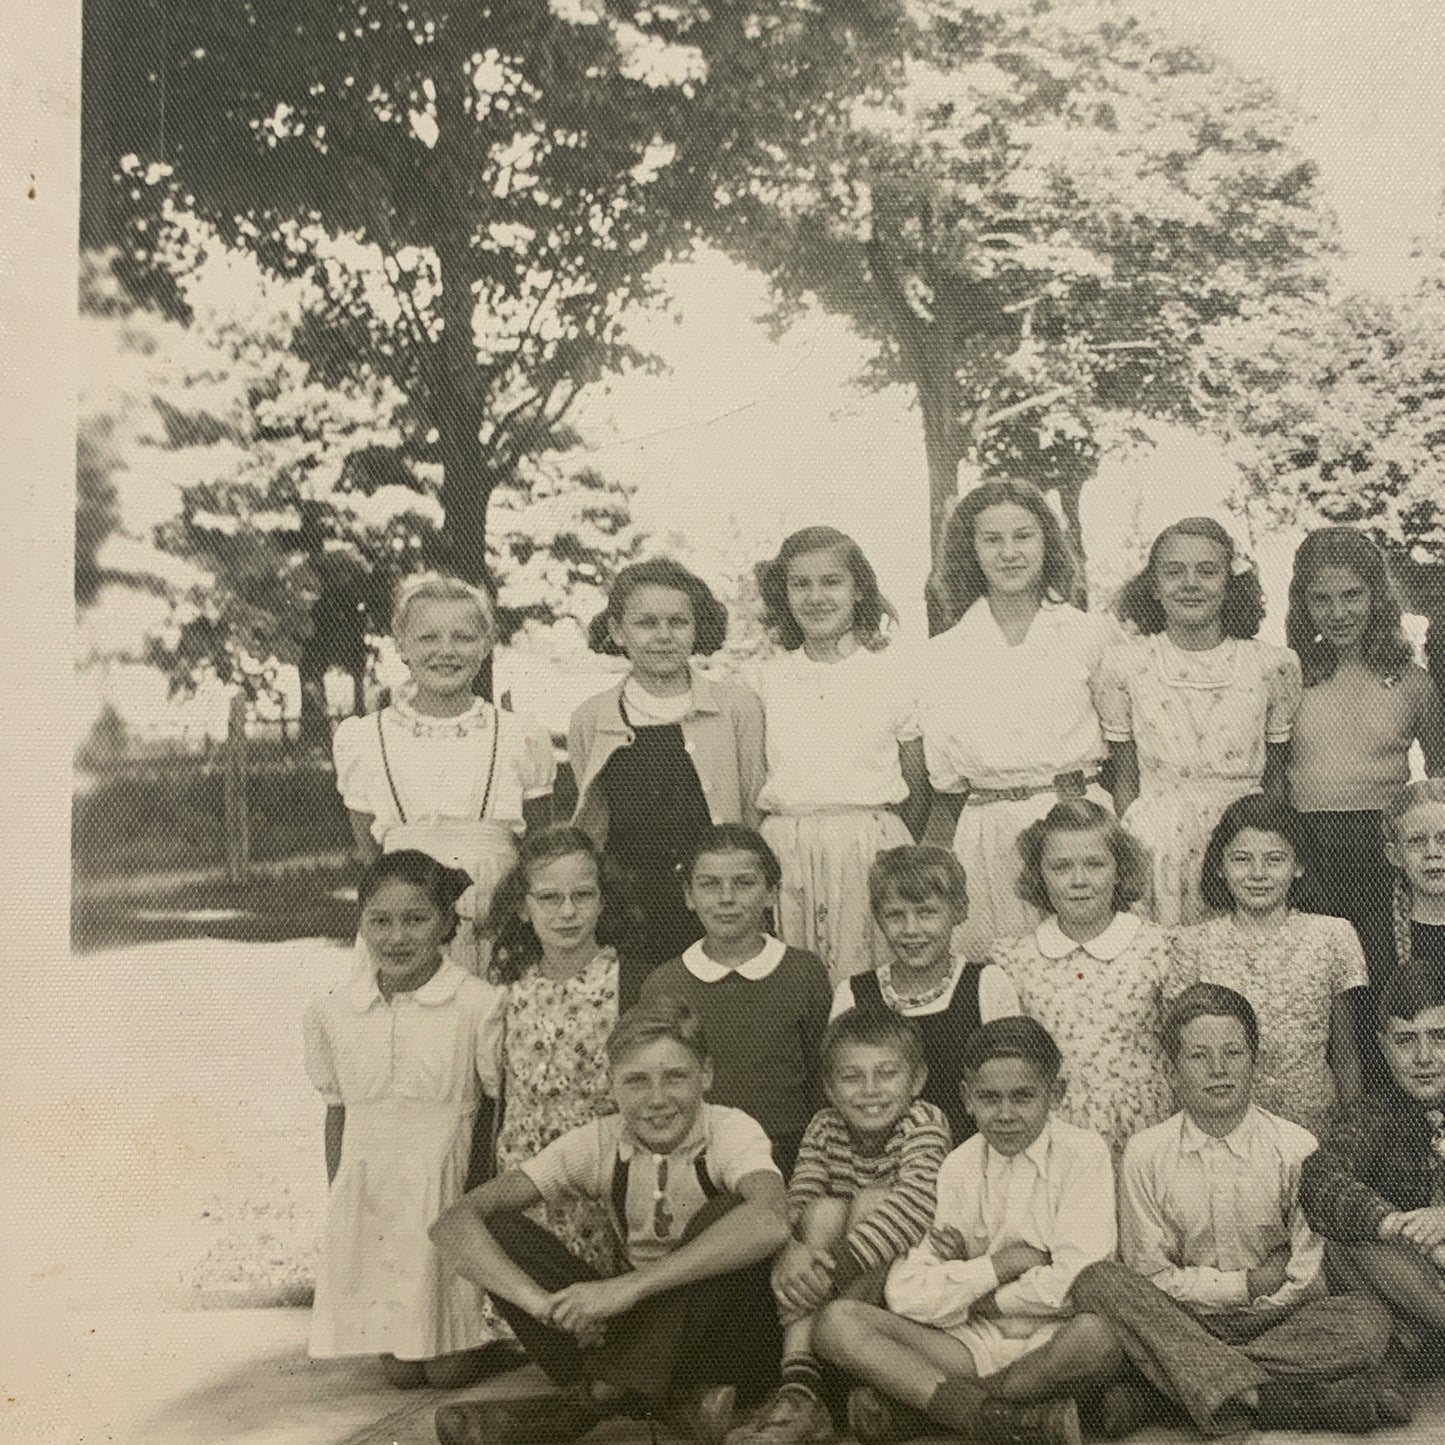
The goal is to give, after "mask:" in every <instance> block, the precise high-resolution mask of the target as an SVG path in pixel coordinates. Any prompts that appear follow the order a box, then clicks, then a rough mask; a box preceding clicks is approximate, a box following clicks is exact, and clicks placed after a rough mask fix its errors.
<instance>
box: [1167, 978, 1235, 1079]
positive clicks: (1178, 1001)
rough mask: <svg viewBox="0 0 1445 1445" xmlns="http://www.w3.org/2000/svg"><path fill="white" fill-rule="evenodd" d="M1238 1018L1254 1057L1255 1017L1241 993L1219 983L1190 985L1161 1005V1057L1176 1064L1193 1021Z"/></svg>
mask: <svg viewBox="0 0 1445 1445" xmlns="http://www.w3.org/2000/svg"><path fill="white" fill-rule="evenodd" d="M1203 1018H1229V1019H1238V1020H1239V1023H1240V1026H1241V1027H1242V1028H1243V1029H1244V1037H1245V1041H1246V1042H1247V1043H1248V1044H1249V1052H1250V1054H1251V1055H1252V1056H1253V1057H1254V1058H1258V1057H1259V1016H1258V1015H1257V1014H1256V1013H1255V1011H1254V1005H1253V1004H1252V1003H1250V1001H1249V1000H1248V999H1247V998H1245V996H1244V995H1243V994H1242V993H1237V992H1236V991H1235V990H1234V989H1232V988H1225V987H1224V985H1223V984H1220V983H1192V984H1190V985H1189V987H1188V988H1186V989H1185V990H1184V992H1183V993H1181V994H1179V995H1178V996H1177V997H1175V998H1172V999H1170V1000H1169V1002H1168V1003H1167V1004H1166V1005H1165V1006H1164V1028H1163V1031H1162V1033H1161V1038H1162V1040H1163V1043H1164V1054H1165V1057H1166V1058H1168V1060H1169V1062H1170V1063H1171V1064H1177V1063H1178V1062H1179V1052H1180V1050H1181V1049H1182V1048H1183V1047H1184V1030H1185V1029H1186V1028H1187V1027H1188V1026H1189V1025H1190V1024H1192V1023H1193V1022H1194V1020H1195V1019H1203Z"/></svg>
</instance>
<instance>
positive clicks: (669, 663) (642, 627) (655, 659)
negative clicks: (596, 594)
mask: <svg viewBox="0 0 1445 1445" xmlns="http://www.w3.org/2000/svg"><path fill="white" fill-rule="evenodd" d="M608 628H609V629H610V631H611V633H612V640H613V642H615V643H616V644H617V645H618V647H620V648H621V649H622V650H623V652H625V653H626V654H627V659H628V661H629V662H631V664H632V670H633V672H634V673H636V674H637V676H638V678H639V679H640V680H642V681H644V682H646V681H651V680H655V681H658V682H671V681H673V680H674V679H676V678H677V677H678V676H679V675H682V674H685V673H686V672H687V660H688V658H689V657H691V656H692V647H693V641H694V639H695V636H696V631H697V624H696V620H695V619H694V617H693V615H692V601H691V599H690V598H689V597H688V595H687V593H686V592H679V591H677V590H676V589H675V588H672V587H658V586H654V585H653V584H651V583H649V584H647V585H646V586H643V587H638V588H636V589H634V590H633V591H632V592H630V593H629V594H628V596H627V600H626V601H625V602H624V603H623V604H622V611H621V613H620V615H618V616H616V617H614V618H612V619H611V620H610V621H609V623H608Z"/></svg>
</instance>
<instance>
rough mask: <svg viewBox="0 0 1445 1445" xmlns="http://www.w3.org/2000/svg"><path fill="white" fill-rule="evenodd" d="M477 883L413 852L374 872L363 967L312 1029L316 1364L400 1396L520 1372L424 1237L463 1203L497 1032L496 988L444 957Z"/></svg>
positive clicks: (332, 995)
mask: <svg viewBox="0 0 1445 1445" xmlns="http://www.w3.org/2000/svg"><path fill="white" fill-rule="evenodd" d="M467 883H468V880H467V875H466V874H465V873H461V872H459V871H456V870H454V869H449V868H444V867H443V866H442V865H441V864H440V863H438V862H437V861H436V860H435V859H434V858H430V857H428V856H427V855H426V854H425V853H418V852H415V851H414V850H411V849H404V850H402V851H400V852H395V853H388V854H386V855H385V856H384V857H382V858H381V859H379V860H378V861H377V862H375V863H373V864H372V865H371V867H370V868H368V869H367V871H366V874H365V876H364V877H363V878H362V880H361V886H360V888H359V890H358V896H359V898H360V903H361V951H360V956H359V957H358V959H357V961H356V964H355V966H354V968H353V970H352V973H351V975H350V977H349V978H348V979H347V980H346V982H345V983H344V984H343V985H341V986H340V987H338V988H333V989H331V990H329V991H327V992H326V993H323V994H321V995H319V996H318V997H316V998H314V999H313V1000H312V1001H311V1002H310V1003H309V1004H308V1005H307V1008H306V1012H305V1015H304V1019H303V1023H304V1037H305V1046H306V1072H307V1074H308V1076H309V1077H310V1079H311V1082H312V1083H313V1084H314V1085H315V1086H316V1088H317V1089H318V1090H320V1092H321V1095H322V1097H323V1098H324V1099H325V1100H326V1174H327V1178H328V1180H329V1181H330V1190H329V1193H328V1196H327V1210H326V1242H325V1248H324V1251H323V1254H322V1259H321V1266H320V1269H319V1271H318V1273H317V1278H316V1303H315V1306H314V1308H313V1310H312V1316H311V1345H310V1349H311V1354H312V1355H313V1357H315V1358H318V1359H323V1358H331V1357H334V1356H340V1355H379V1356H380V1357H381V1360H382V1364H383V1366H384V1368H385V1370H386V1373H387V1377H388V1378H389V1379H390V1380H391V1382H392V1383H393V1384H395V1385H398V1386H400V1387H402V1388H414V1387H417V1386H420V1385H432V1386H434V1387H440V1388H454V1387H456V1386H459V1385H462V1384H466V1383H468V1382H469V1381H470V1380H473V1379H477V1378H480V1377H481V1376H482V1375H484V1374H487V1373H490V1372H492V1371H493V1370H495V1369H497V1368H499V1367H505V1366H510V1365H511V1364H513V1363H515V1357H514V1354H513V1352H512V1350H511V1348H510V1346H506V1345H503V1344H502V1343H501V1339H502V1338H504V1337H505V1331H500V1330H499V1329H498V1328H497V1326H495V1325H494V1324H492V1323H491V1322H490V1321H489V1319H488V1316H487V1314H486V1313H485V1312H484V1309H483V1296H482V1294H481V1292H480V1291H479V1290H478V1289H477V1287H476V1286H475V1285H473V1284H471V1283H470V1282H469V1281H467V1280H464V1279H462V1278H461V1276H460V1275H457V1274H454V1273H453V1272H452V1271H451V1270H449V1269H447V1268H445V1267H444V1266H443V1265H442V1262H441V1260H440V1259H439V1258H438V1257H437V1254H436V1252H435V1251H434V1250H433V1249H432V1246H431V1241H430V1239H429V1238H428V1237H427V1230H428V1229H429V1228H430V1226H431V1224H432V1221H433V1220H435V1219H436V1217H437V1216H438V1215H439V1214H440V1213H441V1212H442V1210H444V1209H446V1208H447V1207H448V1206H450V1205H452V1204H454V1203H456V1201H457V1200H458V1199H460V1198H461V1197H462V1195H463V1194H464V1193H465V1192H466V1187H467V1168H468V1160H469V1157H470V1152H471V1145H472V1126H473V1120H474V1118H475V1115H476V1109H477V1102H478V1099H479V1097H480V1093H481V1079H480V1069H481V1067H482V1064H483V1059H484V1055H485V1052H486V1049H487V1039H488V1038H489V1037H490V1035H491V1032H492V1030H493V1028H494V1024H493V1020H492V1015H493V1012H494V1010H495V1006H496V993H495V990H493V989H490V988H488V987H487V985H486V984H484V983H483V982H482V981H481V980H480V979H477V978H473V977H472V976H471V975H470V974H467V973H465V972H463V970H462V969H460V968H458V967H457V966H456V965H455V964H454V963H449V962H447V960H446V959H445V958H444V957H443V956H442V955H443V949H444V948H445V945H446V943H447V940H448V939H450V937H451V935H452V932H453V931H454V929H455V928H456V924H457V918H456V914H455V912H454V911H453V905H454V903H455V901H456V899H457V897H458V896H459V895H460V894H461V892H462V891H463V890H464V889H465V888H466V887H467ZM487 1346H491V1347H492V1348H484V1347H487Z"/></svg>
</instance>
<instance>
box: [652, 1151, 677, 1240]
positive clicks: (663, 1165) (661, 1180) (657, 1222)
mask: <svg viewBox="0 0 1445 1445" xmlns="http://www.w3.org/2000/svg"><path fill="white" fill-rule="evenodd" d="M672 1223H673V1220H672V1209H671V1208H670V1207H669V1205H668V1199H667V1157H666V1156H665V1155H664V1156H663V1157H662V1158H661V1159H659V1160H658V1162H657V1183H656V1184H654V1185H653V1186H652V1232H653V1233H654V1234H655V1235H656V1236H657V1237H658V1238H659V1239H666V1238H667V1237H668V1236H669V1235H670V1234H671V1233H672Z"/></svg>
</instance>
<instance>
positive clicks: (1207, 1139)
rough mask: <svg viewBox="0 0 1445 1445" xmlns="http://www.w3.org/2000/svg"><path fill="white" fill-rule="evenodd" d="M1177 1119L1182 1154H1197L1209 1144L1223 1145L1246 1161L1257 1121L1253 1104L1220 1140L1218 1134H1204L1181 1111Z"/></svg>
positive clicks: (1256, 1111)
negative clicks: (1178, 1119) (1178, 1120)
mask: <svg viewBox="0 0 1445 1445" xmlns="http://www.w3.org/2000/svg"><path fill="white" fill-rule="evenodd" d="M1179 1118H1180V1124H1179V1147H1180V1149H1182V1150H1183V1151H1184V1153H1186V1154H1198V1153H1201V1152H1202V1151H1203V1150H1205V1149H1207V1148H1208V1147H1209V1146H1210V1145H1211V1144H1223V1145H1224V1147H1225V1148H1226V1149H1228V1150H1229V1152H1230V1153H1231V1154H1236V1155H1238V1156H1239V1158H1241V1159H1244V1160H1248V1158H1249V1141H1250V1139H1251V1138H1252V1137H1253V1135H1254V1129H1255V1124H1256V1123H1257V1121H1258V1119H1259V1110H1258V1108H1256V1106H1255V1105H1254V1104H1251V1105H1250V1106H1249V1107H1248V1108H1247V1109H1246V1110H1245V1111H1244V1118H1242V1119H1241V1120H1240V1121H1239V1123H1238V1124H1236V1125H1235V1126H1234V1128H1233V1129H1231V1130H1230V1131H1229V1133H1228V1134H1226V1135H1224V1136H1223V1137H1222V1138H1221V1137H1220V1136H1219V1135H1218V1134H1207V1133H1205V1131H1204V1130H1203V1129H1201V1128H1200V1127H1199V1125H1198V1124H1196V1123H1195V1122H1194V1120H1193V1119H1191V1118H1190V1117H1189V1115H1188V1114H1186V1113H1185V1112H1184V1111H1183V1110H1180V1114H1179Z"/></svg>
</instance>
